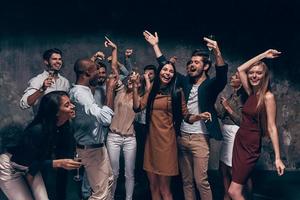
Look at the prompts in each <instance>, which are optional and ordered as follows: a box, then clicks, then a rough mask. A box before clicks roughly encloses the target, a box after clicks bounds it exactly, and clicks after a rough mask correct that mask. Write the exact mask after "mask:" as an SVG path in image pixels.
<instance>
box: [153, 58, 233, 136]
mask: <svg viewBox="0 0 300 200" xmlns="http://www.w3.org/2000/svg"><path fill="white" fill-rule="evenodd" d="M157 60H158V62H159V63H160V65H163V64H164V63H165V62H166V58H165V57H164V56H161V57H159V58H157ZM215 69H216V76H215V77H213V78H209V77H207V79H206V80H205V81H203V82H202V83H201V85H200V86H199V87H198V105H199V112H210V113H211V115H212V121H211V122H210V121H208V122H206V123H205V125H206V128H207V131H208V133H209V136H210V137H211V138H214V139H216V140H222V139H223V136H222V132H221V129H220V125H219V121H218V117H217V112H216V109H215V102H216V100H217V97H218V95H219V93H220V92H221V91H222V90H223V89H224V88H225V86H226V84H227V71H228V65H227V64H225V65H224V66H217V67H215ZM176 76H177V85H178V86H179V87H182V89H183V93H184V96H185V101H186V102H188V99H189V96H190V92H191V89H192V87H193V82H192V81H191V79H190V78H189V77H188V76H184V75H182V74H180V73H177V75H176Z"/></svg>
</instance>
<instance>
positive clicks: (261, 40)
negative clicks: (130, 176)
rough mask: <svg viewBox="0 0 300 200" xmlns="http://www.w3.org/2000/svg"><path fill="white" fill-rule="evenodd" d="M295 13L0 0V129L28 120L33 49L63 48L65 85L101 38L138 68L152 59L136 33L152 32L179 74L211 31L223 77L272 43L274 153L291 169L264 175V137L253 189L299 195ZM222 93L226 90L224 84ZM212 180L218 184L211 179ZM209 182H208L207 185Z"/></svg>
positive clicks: (257, 1) (233, 4) (35, 66)
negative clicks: (25, 97)
mask: <svg viewBox="0 0 300 200" xmlns="http://www.w3.org/2000/svg"><path fill="white" fill-rule="evenodd" d="M298 13H300V1H297V0H295V1H288V0H285V1H284V0H273V1H271V0H249V1H243V0H240V1H239V0H222V1H221V0H207V1H202V0H198V1H192V0H181V1H179V0H173V1H172V0H160V1H159V0H152V1H143V0H132V1H126V0H123V1H103V0H51V1H46V0H23V1H21V0H19V1H16V0H2V1H1V2H0V94H1V97H0V105H2V107H1V109H0V128H2V127H3V126H5V125H7V124H11V123H19V124H22V125H23V126H26V124H27V123H28V122H30V121H31V119H32V116H33V115H32V113H31V109H27V110H25V111H24V110H21V109H20V108H19V106H18V104H19V100H20V98H21V96H22V94H23V91H24V89H25V88H26V87H27V84H26V83H27V81H28V80H29V79H30V78H31V77H33V76H36V75H37V74H38V73H41V72H42V70H43V63H42V59H41V54H42V53H43V51H45V50H46V49H49V48H54V47H57V48H60V49H61V50H62V51H63V53H64V55H63V58H64V67H63V69H62V74H63V75H64V76H65V77H67V78H68V79H69V80H70V81H71V83H72V82H74V72H73V70H72V66H73V64H74V62H75V60H76V59H77V58H79V57H82V56H91V55H92V54H93V53H94V52H96V51H97V50H103V51H105V53H106V54H107V52H108V50H105V49H104V47H103V40H104V37H103V36H104V35H108V36H109V37H110V38H111V39H112V40H113V41H114V42H116V43H117V44H118V45H119V47H120V48H119V55H121V53H123V51H124V49H125V48H127V47H132V48H134V51H135V55H134V57H133V58H134V60H135V65H136V66H138V67H139V68H141V67H142V66H144V65H145V64H149V63H150V62H153V63H155V59H154V54H153V51H152V49H151V47H150V46H149V45H147V44H146V42H145V41H144V39H143V37H142V32H143V30H149V31H151V32H154V31H157V32H158V33H159V37H160V46H161V48H162V50H163V52H164V53H165V54H166V55H167V56H173V55H176V56H178V57H179V59H178V64H177V66H176V67H178V69H179V71H181V72H184V64H185V62H186V61H187V59H188V58H189V55H190V53H191V52H192V51H193V50H194V49H195V48H198V47H200V48H206V47H205V43H204V42H202V41H203V40H202V37H203V36H207V35H209V34H214V35H215V36H216V38H217V40H218V43H219V46H220V47H221V50H222V52H223V56H224V57H225V59H226V61H227V62H228V63H229V73H228V76H230V75H231V74H232V73H233V72H234V70H235V68H236V67H237V66H238V65H239V64H241V63H243V62H244V61H246V60H247V59H249V58H251V57H253V56H255V55H257V54H259V53H261V52H262V51H264V50H267V49H269V48H276V49H278V50H280V51H282V52H283V53H282V56H280V58H278V59H275V60H268V61H267V64H268V66H269V68H270V69H271V72H272V89H273V92H274V94H275V96H276V100H277V127H278V132H279V137H280V146H281V156H282V159H283V161H284V163H285V164H286V166H287V169H288V171H291V172H289V173H287V175H285V176H284V177H277V176H276V175H275V172H272V170H274V152H273V148H272V145H271V143H270V141H269V140H267V141H265V142H264V143H263V147H262V154H261V159H260V161H259V163H258V168H259V169H263V170H271V172H264V173H263V175H261V174H259V175H258V176H257V177H260V178H258V179H257V183H256V184H255V185H257V187H256V188H255V189H256V191H255V192H256V193H258V194H265V195H269V194H271V198H269V199H278V200H279V199H280V200H288V199H295V200H296V199H299V191H298V190H297V188H299V178H298V177H299V168H300V154H299V152H300V132H299V130H300V117H299V113H300V107H299V105H300V92H299V91H300V90H299V88H300V81H299V76H300V70H299V68H300V59H299V57H300V50H299V45H300V37H299V35H300V30H299V25H300V14H298ZM120 57H122V56H120ZM120 60H121V59H120ZM211 71H213V70H211ZM226 92H227V94H228V92H229V90H228V88H227V89H225V93H226ZM0 139H1V138H0ZM219 147H220V143H217V142H215V141H211V148H210V169H214V170H215V169H217V167H218V153H219ZM294 172H295V173H294ZM270 173H271V174H270ZM213 178H214V176H213ZM268 178H269V179H268ZM214 181H215V182H217V183H218V184H219V185H218V187H220V188H221V186H220V181H219V179H214ZM264 181H265V182H264ZM258 182H259V183H260V184H258ZM216 185H217V184H214V183H213V187H215V186H216ZM283 185H286V187H282V186H283ZM176 190H178V188H176ZM217 191H218V190H217ZM181 195H182V194H181ZM276 196H277V198H274V197H276ZM180 198H181V196H180V195H179V196H178V199H180ZM0 199H1V196H0ZM216 199H218V198H216ZM257 199H259V198H257ZM261 199H264V198H261ZM265 199H267V198H265Z"/></svg>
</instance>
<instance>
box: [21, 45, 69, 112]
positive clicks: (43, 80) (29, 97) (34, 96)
mask: <svg viewBox="0 0 300 200" xmlns="http://www.w3.org/2000/svg"><path fill="white" fill-rule="evenodd" d="M43 60H44V64H45V65H46V69H45V70H44V72H43V73H41V74H39V75H37V76H35V77H33V78H32V79H30V81H29V82H28V84H29V86H28V87H27V88H26V90H25V91H24V94H23V96H22V98H21V100H20V107H21V108H22V109H26V108H30V107H31V106H32V107H33V112H34V113H36V111H37V107H38V106H37V105H38V101H39V99H40V98H41V97H42V96H44V95H45V94H47V93H49V92H52V91H56V90H62V91H66V92H68V91H69V88H70V84H69V81H68V80H67V79H66V78H65V77H63V76H61V75H60V74H59V72H60V69H61V67H62V64H63V61H62V52H61V51H60V50H59V49H57V48H54V49H48V50H47V51H45V52H44V54H43Z"/></svg>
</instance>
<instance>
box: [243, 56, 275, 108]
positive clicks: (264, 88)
mask: <svg viewBox="0 0 300 200" xmlns="http://www.w3.org/2000/svg"><path fill="white" fill-rule="evenodd" d="M255 66H262V68H263V73H264V76H263V78H262V80H261V83H260V87H259V89H258V91H257V94H256V95H257V97H258V102H257V106H256V109H257V110H258V111H260V110H262V108H263V106H264V98H265V95H266V93H267V92H268V91H270V74H269V69H268V67H267V65H266V64H265V63H264V62H262V61H258V62H256V63H254V64H253V65H252V66H251V67H250V69H251V68H253V67H255ZM250 69H249V70H250ZM249 70H248V71H249ZM248 82H249V80H248ZM249 85H250V87H251V89H252V93H253V92H254V91H253V88H252V86H251V84H250V83H249Z"/></svg>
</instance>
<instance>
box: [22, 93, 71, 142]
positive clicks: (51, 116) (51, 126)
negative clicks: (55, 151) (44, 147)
mask: <svg viewBox="0 0 300 200" xmlns="http://www.w3.org/2000/svg"><path fill="white" fill-rule="evenodd" d="M62 96H68V93H67V92H65V91H53V92H50V93H48V94H46V95H45V96H43V98H42V100H41V102H40V106H39V109H38V112H37V115H36V116H35V117H34V119H33V121H32V122H31V123H30V124H29V125H28V126H27V127H26V129H29V128H31V127H33V126H35V125H37V124H40V125H41V126H42V131H43V133H44V134H45V136H46V138H48V142H49V143H51V142H52V139H53V135H54V133H55V131H56V129H57V126H56V123H57V113H58V111H59V107H60V104H61V98H62ZM67 123H68V122H67Z"/></svg>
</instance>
